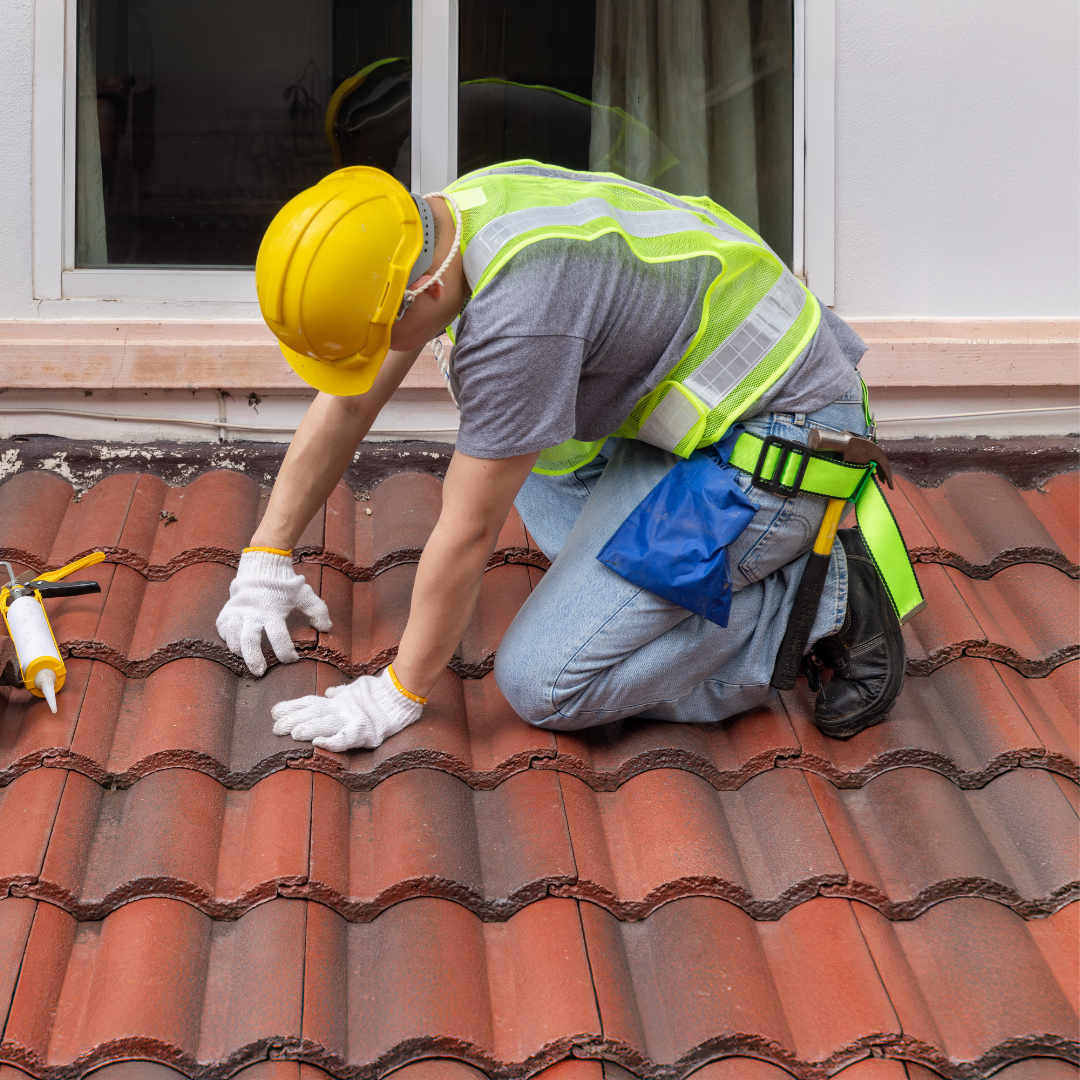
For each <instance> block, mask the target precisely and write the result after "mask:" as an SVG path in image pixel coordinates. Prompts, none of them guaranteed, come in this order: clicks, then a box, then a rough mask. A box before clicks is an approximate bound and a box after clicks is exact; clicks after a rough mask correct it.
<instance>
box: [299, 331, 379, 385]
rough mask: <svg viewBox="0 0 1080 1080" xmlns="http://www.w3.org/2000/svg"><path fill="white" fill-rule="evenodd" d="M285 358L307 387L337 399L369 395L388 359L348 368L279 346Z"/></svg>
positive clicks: (375, 360)
mask: <svg viewBox="0 0 1080 1080" xmlns="http://www.w3.org/2000/svg"><path fill="white" fill-rule="evenodd" d="M278 347H279V348H280V349H281V352H282V355H283V356H284V357H285V359H286V360H287V361H288V362H289V367H291V368H292V369H293V371H295V372H296V374H297V375H299V376H300V378H301V379H303V380H304V382H306V383H307V384H308V386H314V387H315V389H316V390H322V391H323V393H326V394H333V395H334V397H352V396H353V395H354V394H366V393H367V392H368V391H369V390H370V389H371V387H372V384H373V383H374V382H375V377H376V376H377V375H378V374H379V369H380V368H381V367H382V365H383V360H385V359H386V357H385V354H384V355H383V356H380V357H378V358H377V359H373V360H369V361H368V362H367V363H366V364H359V365H357V366H356V367H345V366H343V365H342V364H335V363H331V362H330V361H327V360H315V359H313V358H312V357H310V356H305V355H304V354H303V353H298V352H296V350H295V349H290V348H289V346H288V345H286V344H285V343H284V342H283V341H279V342H278Z"/></svg>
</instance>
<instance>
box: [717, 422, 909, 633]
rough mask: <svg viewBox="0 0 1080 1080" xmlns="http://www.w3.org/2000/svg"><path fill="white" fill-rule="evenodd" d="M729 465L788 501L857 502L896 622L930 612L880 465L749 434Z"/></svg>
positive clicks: (742, 438) (861, 524) (741, 440)
mask: <svg viewBox="0 0 1080 1080" xmlns="http://www.w3.org/2000/svg"><path fill="white" fill-rule="evenodd" d="M728 464H729V465H734V466H735V468H737V469H741V470H742V471H743V472H747V473H750V474H751V476H752V477H753V480H752V483H753V485H754V487H758V488H761V489H762V490H763V491H771V492H773V493H775V494H777V495H785V496H791V495H797V494H799V492H800V491H806V492H809V493H810V494H811V495H823V496H825V497H826V498H830V499H848V500H849V501H850V502H853V503H854V504H855V511H856V513H857V514H858V517H859V528H860V529H861V531H862V534H863V539H864V540H865V541H866V546H867V548H868V549H869V551H870V557H871V558H872V559H873V560H874V566H875V567H876V568H877V572H878V576H879V577H880V578H881V580H882V582H883V583H884V585H885V588H886V590H887V591H888V593H889V599H890V600H892V604H893V607H894V608H895V609H896V614H897V617H898V618H899V619H900V621H901V622H906V621H907V620H908V619H910V618H911V617H912V616H913V615H916V614H918V613H919V612H920V611H921V610H922V609H923V608H924V607H925V606H926V601H925V600H924V599H923V594H922V590H921V589H920V588H919V582H918V581H917V579H916V577H915V571H914V570H913V569H912V566H911V560H910V559H909V558H908V553H907V548H906V547H905V545H904V538H903V536H901V535H900V528H899V526H898V525H897V524H896V518H894V517H893V513H892V510H891V509H890V508H889V504H888V503H887V502H886V501H885V496H884V495H883V494H882V492H881V488H880V487H879V485H878V482H877V478H876V477H875V475H874V474H875V473H876V472H877V466H876V465H873V464H871V465H852V464H849V463H847V462H845V461H838V460H837V459H836V458H834V457H830V456H829V455H828V454H823V453H817V452H815V451H813V450H811V449H810V448H809V447H808V446H806V445H805V444H804V443H797V442H792V441H791V440H790V439H781V438H779V437H778V436H775V435H770V436H769V437H768V438H766V439H761V438H759V437H758V436H757V435H752V434H750V432H748V431H747V432H743V434H742V435H740V436H739V438H738V439H737V440H736V442H735V446H734V448H733V449H732V451H731V454H730V456H729V457H728Z"/></svg>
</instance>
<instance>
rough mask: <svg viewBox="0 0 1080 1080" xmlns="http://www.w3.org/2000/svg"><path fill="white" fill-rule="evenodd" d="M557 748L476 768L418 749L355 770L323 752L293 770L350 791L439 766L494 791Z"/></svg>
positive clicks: (294, 762) (299, 760) (292, 763)
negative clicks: (322, 777)
mask: <svg viewBox="0 0 1080 1080" xmlns="http://www.w3.org/2000/svg"><path fill="white" fill-rule="evenodd" d="M553 753H554V750H544V749H542V748H540V747H535V748H531V749H529V750H522V751H520V752H518V753H516V754H511V755H510V756H509V757H507V758H504V759H503V760H502V761H501V762H500V763H499V764H498V765H497V766H495V768H494V769H473V768H472V767H471V766H470V765H469V764H467V763H466V762H465V761H463V760H462V759H461V758H458V757H454V756H453V755H451V754H448V753H446V752H445V751H441V750H429V749H421V748H415V749H412V750H405V751H403V752H402V753H400V754H395V755H394V756H393V757H390V758H387V759H386V760H384V761H381V762H380V763H379V764H378V765H377V766H376V767H375V768H374V769H371V770H370V771H366V772H353V771H351V770H350V769H349V767H348V764H347V763H346V762H345V761H343V760H342V757H341V755H337V754H330V753H325V752H321V751H316V752H315V753H310V752H308V753H305V754H304V755H302V756H300V755H298V756H296V757H294V758H292V759H290V760H289V762H288V764H287V767H288V768H290V769H307V770H310V771H311V772H317V773H322V774H323V775H325V776H330V777H332V778H333V779H335V780H337V781H338V782H339V783H340V784H341V785H342V786H343V787H345V788H347V789H348V790H349V791H373V790H374V789H375V788H376V787H378V786H379V784H381V783H382V782H383V781H384V780H385V779H387V777H390V776H395V775H396V774H397V773H402V772H407V771H408V770H410V769H437V770H438V771H440V772H445V773H448V774H449V775H450V776H454V777H456V778H457V779H459V780H461V781H463V782H464V783H466V784H468V786H469V787H470V788H472V789H473V790H474V791H494V789H495V788H497V787H498V786H499V785H500V784H502V783H503V781H505V780H508V779H509V778H510V777H511V776H516V775H517V774H518V773H520V772H525V771H526V770H527V769H529V768H532V767H536V766H535V763H536V761H537V760H538V759H544V758H545V757H546V756H547V755H548V754H553Z"/></svg>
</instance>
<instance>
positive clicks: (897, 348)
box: [0, 319, 1080, 391]
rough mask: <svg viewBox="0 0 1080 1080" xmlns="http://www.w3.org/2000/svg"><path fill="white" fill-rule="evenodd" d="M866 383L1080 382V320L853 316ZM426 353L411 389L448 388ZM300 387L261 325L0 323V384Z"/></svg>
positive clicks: (102, 387) (143, 387)
mask: <svg viewBox="0 0 1080 1080" xmlns="http://www.w3.org/2000/svg"><path fill="white" fill-rule="evenodd" d="M849 322H850V323H851V325H852V326H853V327H854V328H855V329H856V330H857V331H858V332H859V333H860V334H861V335H862V337H863V338H864V339H865V341H866V342H867V345H868V346H869V350H868V352H867V354H866V356H865V357H864V359H863V362H862V371H863V375H864V377H865V378H866V381H867V383H868V385H870V386H871V387H874V386H890V387H895V386H911V387H950V386H951V387H965V386H1076V385H1077V383H1078V382H1080V320H1076V319H850V320H849ZM442 385H443V384H442V377H441V375H440V374H439V370H438V365H437V364H436V363H435V358H434V356H432V354H431V350H430V349H426V350H425V351H424V353H423V354H422V355H421V357H420V360H419V361H418V362H417V364H416V365H415V366H414V368H413V370H412V372H411V373H410V374H409V376H408V378H407V379H406V381H405V383H404V388H405V389H425V388H435V387H440V388H441V387H442ZM217 387H230V388H240V387H250V388H251V389H253V390H283V391H289V390H302V389H303V384H302V383H301V382H300V380H299V379H298V378H297V377H296V375H294V374H293V373H292V371H291V369H290V368H289V366H288V364H286V363H285V360H284V358H283V357H282V355H281V353H280V351H279V350H278V348H277V342H276V341H275V339H274V336H273V335H272V334H271V333H270V331H269V330H268V329H267V328H266V326H265V325H264V324H263V323H261V322H256V321H247V320H245V321H224V320H222V321H207V322H194V321H187V320H183V319H177V320H172V321H167V322H101V321H98V320H94V321H86V322H75V321H69V322H58V321H48V320H18V321H0V389H30V388H33V389H42V390H47V389H54V388H64V389H83V390H105V389H109V390H127V389H138V390H195V389H203V390H206V389H214V388H217Z"/></svg>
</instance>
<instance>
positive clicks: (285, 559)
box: [236, 548, 296, 584]
mask: <svg viewBox="0 0 1080 1080" xmlns="http://www.w3.org/2000/svg"><path fill="white" fill-rule="evenodd" d="M295 577H296V571H294V570H293V561H292V553H291V552H290V553H289V554H287V555H283V554H281V553H279V552H276V551H270V550H269V549H268V548H245V549H244V551H243V553H242V554H241V556H240V565H239V566H238V567H237V568H236V580H237V581H246V582H251V583H253V584H261V583H267V584H270V583H280V584H287V583H289V582H291V581H292V580H293V578H295Z"/></svg>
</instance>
